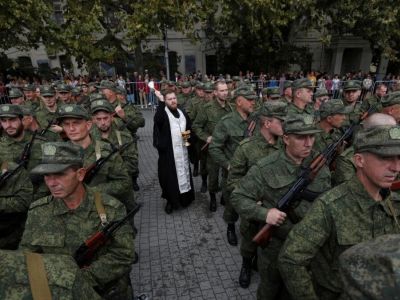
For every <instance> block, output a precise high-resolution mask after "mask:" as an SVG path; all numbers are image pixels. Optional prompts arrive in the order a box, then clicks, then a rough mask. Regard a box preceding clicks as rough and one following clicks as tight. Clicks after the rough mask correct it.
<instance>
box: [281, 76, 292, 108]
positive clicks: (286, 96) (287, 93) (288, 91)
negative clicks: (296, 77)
mask: <svg viewBox="0 0 400 300" xmlns="http://www.w3.org/2000/svg"><path fill="white" fill-rule="evenodd" d="M292 84H293V81H291V80H285V82H284V83H283V95H282V98H281V100H283V101H286V102H287V103H289V102H292Z"/></svg>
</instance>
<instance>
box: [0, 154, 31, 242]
mask: <svg viewBox="0 0 400 300" xmlns="http://www.w3.org/2000/svg"><path fill="white" fill-rule="evenodd" d="M1 172H2V173H1V174H2V176H4V175H3V174H6V173H7V174H13V175H12V176H10V177H9V178H8V179H7V180H4V181H3V182H2V184H1V185H0V249H17V248H18V244H19V241H20V239H21V237H22V233H23V232H24V225H25V220H26V215H27V212H28V209H29V206H30V205H31V202H32V192H33V188H32V183H31V182H30V180H28V178H29V175H28V173H27V171H26V170H25V169H24V168H19V169H17V164H16V163H14V162H7V161H3V162H2V164H1Z"/></svg>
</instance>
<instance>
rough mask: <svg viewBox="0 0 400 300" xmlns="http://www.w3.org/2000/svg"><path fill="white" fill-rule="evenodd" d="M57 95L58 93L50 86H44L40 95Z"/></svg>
mask: <svg viewBox="0 0 400 300" xmlns="http://www.w3.org/2000/svg"><path fill="white" fill-rule="evenodd" d="M55 94H56V91H55V90H54V88H53V87H52V86H50V85H42V86H41V87H40V95H42V96H50V97H51V96H54V95H55Z"/></svg>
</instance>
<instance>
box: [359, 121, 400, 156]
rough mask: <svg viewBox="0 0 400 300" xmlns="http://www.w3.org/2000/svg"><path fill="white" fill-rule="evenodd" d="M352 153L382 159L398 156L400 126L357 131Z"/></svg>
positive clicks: (399, 150) (399, 152)
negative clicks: (372, 155)
mask: <svg viewBox="0 0 400 300" xmlns="http://www.w3.org/2000/svg"><path fill="white" fill-rule="evenodd" d="M354 151H355V153H360V152H370V153H374V154H376V155H379V156H384V157H386V156H397V155H400V126H374V127H372V128H369V129H361V130H359V131H358V132H357V133H356V137H355V139H354Z"/></svg>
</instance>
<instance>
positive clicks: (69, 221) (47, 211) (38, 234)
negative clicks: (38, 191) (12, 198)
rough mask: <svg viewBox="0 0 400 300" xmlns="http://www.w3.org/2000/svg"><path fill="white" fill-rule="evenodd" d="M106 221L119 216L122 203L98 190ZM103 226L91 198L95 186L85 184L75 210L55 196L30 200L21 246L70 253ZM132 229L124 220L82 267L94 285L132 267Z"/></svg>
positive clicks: (101, 283)
mask: <svg viewBox="0 0 400 300" xmlns="http://www.w3.org/2000/svg"><path fill="white" fill-rule="evenodd" d="M101 201H102V203H103V205H104V208H105V211H106V215H107V220H108V222H111V221H115V220H121V219H122V218H123V217H124V216H125V215H126V210H125V207H124V206H123V205H122V203H121V202H120V201H118V200H117V199H115V198H113V197H111V196H109V195H107V194H104V193H101ZM101 228H102V225H101V222H100V217H99V215H98V212H97V210H96V206H95V202H94V190H93V189H91V188H88V187H86V193H85V198H84V199H83V201H82V203H81V204H80V206H79V207H78V208H77V209H75V210H69V209H68V208H67V206H66V205H65V204H64V202H63V201H62V200H60V199H55V198H54V197H51V196H49V197H45V198H41V199H39V200H37V201H35V202H33V203H32V205H31V207H30V209H29V213H28V218H27V221H26V225H25V232H24V234H23V237H22V240H21V244H20V247H19V248H20V249H22V250H29V251H32V252H39V253H44V254H47V253H49V254H64V255H73V254H74V252H75V250H76V249H78V248H79V246H80V245H81V244H82V243H83V242H84V241H85V240H86V239H88V238H89V237H90V236H92V235H93V234H94V233H95V232H97V231H99V230H100V229H101ZM132 234H133V233H132V229H131V227H130V226H129V225H128V224H127V223H126V224H124V225H123V226H122V227H121V228H120V229H119V230H118V231H117V232H116V233H115V234H114V236H113V238H112V239H111V240H110V242H109V243H108V244H107V245H105V246H104V247H102V248H101V249H100V250H99V251H98V252H97V253H96V254H95V257H94V259H93V261H92V263H91V264H90V266H88V267H87V268H85V269H82V270H83V272H84V274H85V276H86V277H87V278H88V279H89V280H90V282H91V284H92V285H93V286H101V287H103V286H105V285H106V284H109V283H110V282H113V281H115V280H118V279H120V278H121V277H123V276H124V275H125V274H127V273H129V272H130V270H131V264H132V261H133V258H134V241H133V237H132Z"/></svg>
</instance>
